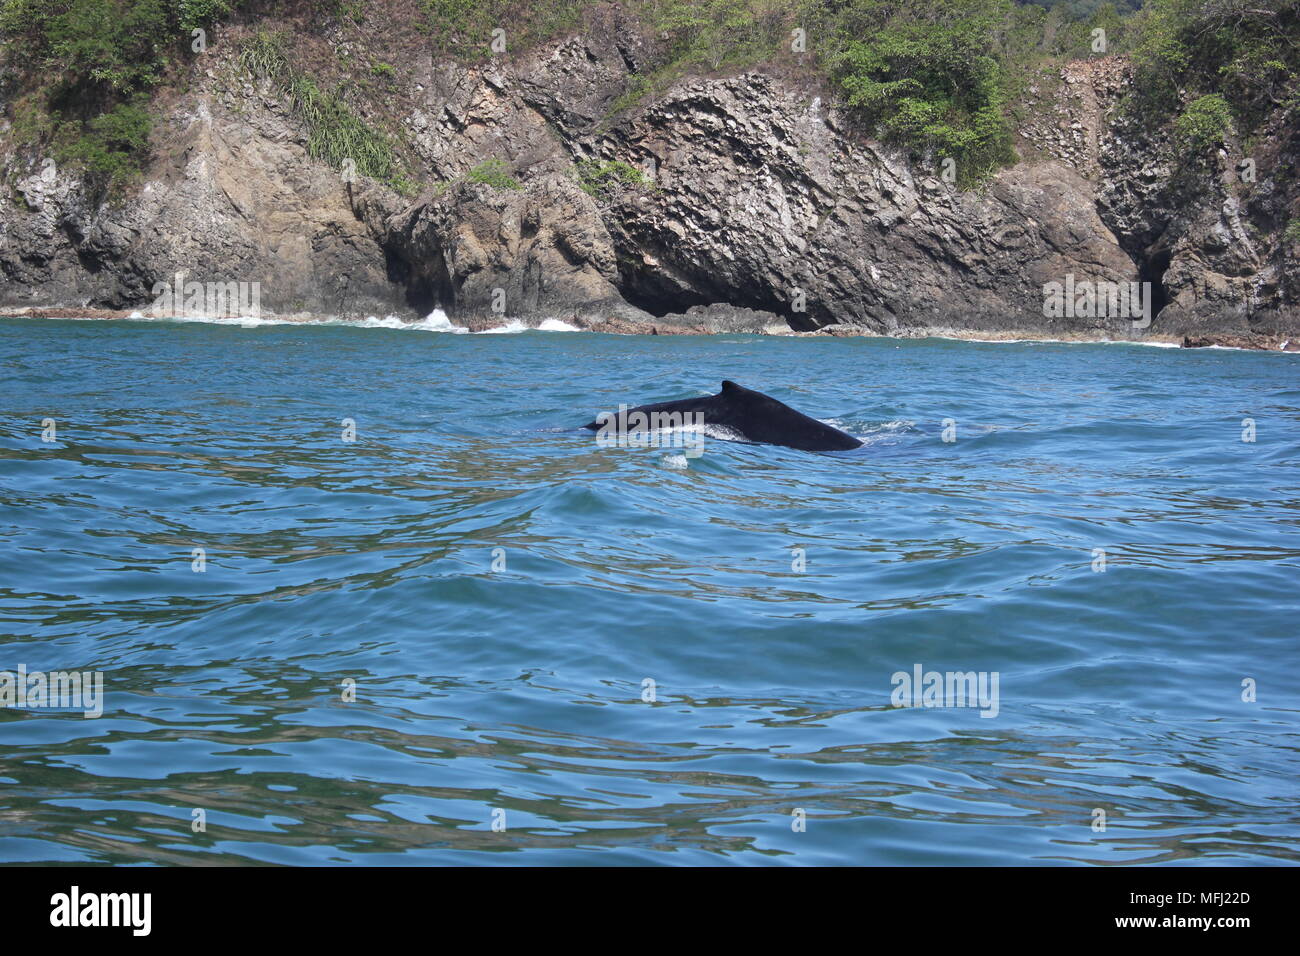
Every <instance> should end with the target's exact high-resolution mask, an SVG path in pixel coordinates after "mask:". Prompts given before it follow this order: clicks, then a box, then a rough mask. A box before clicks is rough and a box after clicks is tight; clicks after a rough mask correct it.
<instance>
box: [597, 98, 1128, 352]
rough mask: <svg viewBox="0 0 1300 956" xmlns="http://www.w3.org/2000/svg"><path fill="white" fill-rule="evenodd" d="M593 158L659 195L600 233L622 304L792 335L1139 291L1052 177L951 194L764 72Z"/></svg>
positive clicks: (1076, 193)
mask: <svg viewBox="0 0 1300 956" xmlns="http://www.w3.org/2000/svg"><path fill="white" fill-rule="evenodd" d="M592 148H593V151H594V152H596V153H597V154H598V155H600V156H602V157H604V158H606V159H618V160H622V161H625V162H628V163H630V164H632V165H634V166H637V167H639V168H641V169H643V170H644V171H646V173H647V174H648V175H651V176H653V179H654V181H655V184H656V188H655V189H653V190H651V191H649V192H648V193H647V194H645V195H641V196H637V197H636V198H635V199H634V200H633V201H630V202H628V203H626V204H624V205H623V206H621V207H619V208H617V209H616V210H615V216H616V218H615V221H614V222H613V223H612V225H611V231H612V233H613V234H614V236H615V241H616V244H617V245H618V247H619V252H620V258H621V259H623V260H625V261H630V262H632V263H634V264H635V267H634V268H627V269H625V275H624V289H625V292H626V293H627V294H629V296H630V297H633V301H637V298H640V299H642V300H644V301H648V302H662V303H670V304H674V305H678V304H688V303H691V302H693V301H694V302H709V301H730V302H733V303H736V304H741V305H746V306H750V307H754V308H759V309H766V310H769V311H773V312H778V313H780V314H782V315H785V316H786V317H787V318H788V319H789V321H790V322H791V324H792V325H793V326H794V327H796V328H801V327H802V328H812V327H816V326H822V325H828V324H831V323H840V324H845V323H848V324H853V325H859V326H864V327H866V328H868V329H871V330H874V331H878V332H889V331H894V330H897V329H899V328H904V327H912V326H922V325H927V324H943V325H947V326H955V327H972V328H980V327H990V328H997V327H1008V326H1010V327H1017V328H1019V327H1025V328H1043V327H1048V326H1049V325H1050V320H1048V319H1046V318H1044V316H1043V308H1042V307H1043V285H1044V284H1045V283H1047V282H1052V281H1058V282H1063V281H1064V280H1065V276H1066V275H1067V274H1069V273H1078V274H1079V275H1080V277H1081V278H1082V277H1083V276H1085V275H1086V276H1088V277H1090V278H1091V279H1093V280H1105V281H1113V282H1127V281H1131V280H1133V279H1135V278H1136V270H1135V267H1134V265H1133V262H1132V261H1131V260H1130V259H1129V258H1128V257H1127V256H1126V255H1125V254H1124V253H1123V251H1122V250H1121V249H1120V248H1119V245H1118V243H1117V242H1116V240H1115V238H1114V236H1112V235H1111V234H1110V231H1109V230H1108V229H1106V227H1105V226H1104V225H1103V224H1102V223H1101V221H1100V219H1099V218H1098V216H1097V214H1096V210H1095V208H1094V206H1093V203H1092V201H1091V190H1090V188H1089V186H1088V183H1087V182H1086V181H1085V180H1084V179H1082V177H1080V176H1079V175H1078V174H1077V173H1075V172H1074V171H1072V170H1071V169H1069V168H1068V167H1066V166H1065V165H1063V164H1060V163H1055V162H1046V163H1040V164H1037V165H1033V166H1029V165H1022V166H1018V167H1016V168H1014V169H1011V170H1008V171H1006V172H1004V173H1002V174H1001V175H999V176H998V177H997V178H996V179H995V180H994V181H993V183H992V184H991V185H990V187H989V188H988V189H987V190H986V191H982V192H960V191H958V190H957V189H956V188H955V187H954V186H952V185H950V184H947V183H945V182H943V181H942V179H941V178H940V177H939V176H923V175H920V174H919V173H918V171H916V170H913V169H911V168H909V166H908V165H907V164H906V163H905V162H903V161H902V159H901V158H900V157H898V156H895V155H891V154H890V153H889V152H887V151H885V150H883V149H881V148H880V147H879V146H877V145H874V144H871V143H859V142H855V140H854V139H853V137H852V136H851V135H850V134H849V133H848V132H847V130H846V128H845V127H844V125H843V124H842V121H841V119H840V118H839V117H838V116H837V115H836V114H835V113H833V112H830V113H828V112H827V111H826V110H825V109H824V107H823V106H822V104H821V102H820V100H819V99H818V98H817V97H816V96H812V97H809V96H807V95H806V94H804V95H801V94H799V93H797V92H795V91H793V90H791V89H788V88H784V87H782V86H780V85H778V84H776V83H774V82H773V81H771V80H769V79H768V78H766V77H764V76H763V75H761V74H746V75H744V76H741V77H737V78H734V79H729V80H707V81H696V82H693V83H688V84H684V85H683V86H681V87H680V88H678V89H677V90H675V91H673V92H672V93H670V94H668V95H667V96H666V97H665V98H664V99H663V100H662V101H661V102H658V103H655V104H654V105H652V106H650V107H649V108H648V109H646V110H645V111H644V112H643V113H642V114H641V115H640V116H638V117H637V118H635V119H633V120H631V121H629V122H628V123H627V124H626V125H624V126H621V127H618V128H616V129H614V130H612V131H611V132H610V133H609V134H607V135H605V136H602V137H599V138H597V139H596V140H595V141H594V143H593V147H592ZM1071 321H1072V322H1082V323H1084V325H1085V326H1091V327H1097V328H1109V327H1113V328H1115V329H1118V328H1120V327H1121V324H1127V322H1124V323H1121V322H1120V321H1118V320H1117V321H1115V322H1113V323H1107V322H1106V321H1104V320H1095V319H1079V320H1071Z"/></svg>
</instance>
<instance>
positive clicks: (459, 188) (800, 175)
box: [0, 6, 1300, 338]
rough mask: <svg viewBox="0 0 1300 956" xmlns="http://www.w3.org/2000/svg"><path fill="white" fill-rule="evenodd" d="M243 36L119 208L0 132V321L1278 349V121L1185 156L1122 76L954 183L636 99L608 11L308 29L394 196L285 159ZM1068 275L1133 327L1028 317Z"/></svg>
mask: <svg viewBox="0 0 1300 956" xmlns="http://www.w3.org/2000/svg"><path fill="white" fill-rule="evenodd" d="M243 36H244V34H243V33H241V29H240V28H231V29H230V30H228V31H226V32H225V34H223V35H221V36H219V37H218V42H216V43H215V44H214V45H213V46H212V48H211V49H210V50H209V52H207V53H206V54H205V55H204V56H201V57H199V58H197V60H196V62H195V63H194V64H193V66H192V70H191V72H190V75H189V76H188V77H187V78H186V82H185V83H184V84H182V88H181V89H178V90H177V92H176V93H175V94H174V95H172V96H168V97H161V98H159V99H158V100H157V101H156V103H155V107H154V108H155V110H156V111H157V112H158V114H159V119H158V123H157V125H156V127H155V132H154V134H153V142H152V160H151V164H150V166H149V168H148V169H147V171H146V175H145V180H144V182H143V184H142V185H141V186H140V187H139V188H138V189H136V190H134V191H133V192H132V193H131V194H130V195H128V196H126V197H125V198H122V199H120V200H117V201H110V202H107V203H103V204H96V203H94V202H92V201H91V200H90V199H89V198H88V197H87V194H86V192H85V190H84V188H83V187H82V186H81V185H80V182H79V177H78V176H77V175H76V174H75V173H73V172H72V171H67V170H61V169H59V168H58V167H57V165H55V164H53V163H52V162H51V161H49V160H48V159H47V158H46V157H44V156H41V155H39V154H36V153H33V152H32V151H30V150H25V149H21V148H18V147H17V146H16V145H15V144H14V142H13V140H14V137H12V136H11V135H10V134H11V132H12V131H11V128H10V126H9V122H8V121H7V120H6V121H3V122H2V124H0V172H2V173H3V176H4V177H5V179H6V181H7V182H8V183H9V193H10V196H9V201H7V202H6V203H4V204H3V206H0V306H8V307H14V306H23V305H32V306H64V307H100V308H121V309H129V308H143V307H146V306H147V305H148V304H149V303H150V302H151V301H152V300H153V293H152V290H153V288H154V286H155V284H156V283H159V282H171V281H172V280H173V277H174V276H175V275H176V274H177V273H182V274H184V275H185V276H186V277H188V278H190V279H196V280H199V281H244V282H257V283H260V288H261V304H262V307H263V309H269V310H273V311H275V312H277V313H281V314H284V313H314V314H329V315H341V316H360V315H365V314H386V313H395V314H399V315H409V316H416V315H421V314H425V313H427V312H428V311H429V310H430V309H432V308H433V307H434V306H441V307H442V308H444V309H446V311H447V312H448V314H449V315H450V316H451V317H452V319H453V320H454V321H459V322H464V323H466V324H470V323H482V322H484V321H491V320H494V319H496V320H501V319H505V318H543V317H552V318H561V319H566V320H570V321H577V322H579V323H580V324H584V325H587V326H589V327H608V328H620V329H629V328H637V327H648V326H649V325H655V326H656V327H658V328H662V329H664V330H671V329H672V328H673V327H682V328H692V329H696V330H698V329H702V328H703V329H708V328H718V329H729V330H730V329H753V330H761V329H764V328H772V327H784V326H786V325H788V326H789V327H790V328H793V329H795V330H813V329H819V328H826V327H841V329H845V328H848V329H859V330H862V331H870V332H876V333H892V334H922V333H924V332H927V331H949V330H958V331H961V330H965V331H969V332H1008V331H1015V332H1019V331H1023V332H1026V333H1034V334H1044V335H1071V334H1073V335H1097V336H1101V335H1106V336H1112V337H1125V338H1133V337H1141V336H1144V335H1158V336H1164V337H1174V336H1181V335H1183V334H1185V333H1206V332H1212V333H1225V334H1241V335H1244V334H1261V333H1262V334H1277V335H1284V336H1285V335H1290V334H1295V333H1300V285H1298V284H1297V279H1296V268H1297V249H1296V248H1294V244H1288V242H1287V241H1286V240H1284V238H1283V227H1284V226H1285V224H1286V222H1287V210H1288V209H1289V208H1291V207H1292V206H1293V205H1294V202H1295V197H1296V189H1297V187H1296V185H1295V183H1294V181H1293V173H1292V172H1291V171H1290V170H1289V164H1290V163H1292V162H1293V158H1294V157H1295V156H1296V155H1300V124H1297V122H1296V119H1295V117H1294V116H1290V117H1289V118H1283V119H1279V120H1278V122H1277V123H1276V124H1275V125H1274V127H1273V128H1271V129H1269V130H1268V131H1267V134H1266V135H1265V136H1263V137H1257V139H1256V141H1255V143H1254V144H1252V149H1253V152H1252V153H1251V155H1250V156H1249V157H1246V156H1244V155H1243V154H1242V153H1241V152H1240V150H1239V149H1238V150H1237V152H1235V153H1233V152H1231V151H1230V150H1227V149H1225V150H1223V151H1222V152H1221V155H1220V156H1219V157H1218V160H1217V165H1216V166H1215V168H1212V169H1201V168H1198V169H1188V168H1185V167H1183V166H1181V165H1180V164H1179V162H1178V157H1177V156H1175V155H1174V150H1172V148H1171V147H1170V145H1169V143H1168V142H1165V141H1163V140H1161V138H1160V136H1159V135H1158V134H1157V133H1155V132H1153V131H1151V130H1148V129H1144V128H1142V127H1141V126H1140V125H1139V124H1136V123H1135V122H1134V121H1133V120H1132V119H1131V118H1129V117H1127V116H1126V114H1125V112H1124V110H1123V109H1122V108H1121V106H1120V103H1121V100H1122V94H1123V92H1124V90H1125V87H1126V84H1128V83H1130V82H1131V80H1130V79H1129V75H1128V72H1127V69H1126V64H1125V62H1124V61H1123V60H1122V59H1118V58H1106V59H1099V60H1095V61H1087V62H1078V63H1073V64H1070V65H1068V66H1067V67H1065V68H1064V69H1063V70H1061V71H1060V73H1059V75H1055V76H1052V77H1049V78H1047V80H1046V81H1044V82H1043V83H1041V84H1038V85H1036V86H1034V87H1032V88H1031V91H1030V96H1029V98H1028V101H1027V104H1026V107H1025V109H1024V110H1023V117H1024V118H1023V122H1022V124H1021V129H1020V144H1019V152H1020V154H1021V157H1022V160H1021V162H1020V163H1018V164H1017V165H1015V166H1013V167H1010V168H1008V169H1005V170H1003V171H1002V172H1000V173H998V174H997V175H996V176H994V177H993V178H992V180H991V181H990V182H988V183H987V184H986V185H984V186H982V187H980V188H976V189H970V190H961V189H959V188H958V187H957V185H956V184H955V183H953V182H949V181H948V179H949V178H951V177H946V176H945V175H944V174H943V173H944V170H942V169H939V168H927V166H926V165H925V164H924V163H920V164H918V163H914V162H910V161H908V159H907V158H906V157H905V156H903V155H901V154H899V153H897V152H895V151H893V150H891V149H889V148H886V147H884V146H882V145H881V144H880V143H877V142H873V141H871V140H869V139H866V138H864V137H863V136H862V135H861V133H860V132H859V131H858V128H857V127H856V126H855V124H854V123H853V122H852V120H851V117H849V116H846V115H845V114H844V113H843V112H842V110H841V109H840V108H839V107H838V106H837V105H836V103H835V101H834V99H833V97H832V96H831V95H830V93H829V91H828V90H827V89H826V88H824V86H822V85H821V84H820V83H819V82H818V81H817V80H816V79H815V78H813V77H811V76H807V75H801V74H800V72H799V71H798V70H791V69H783V68H781V67H780V66H779V65H776V66H772V67H770V68H767V67H765V68H756V69H749V70H746V71H743V72H739V73H733V74H730V75H728V74H726V73H722V74H720V75H710V76H701V75H694V76H685V77H681V78H679V79H677V80H676V81H674V82H672V83H670V84H668V85H667V86H666V88H663V89H659V90H656V91H652V92H649V93H647V94H646V95H644V96H642V97H640V98H636V97H635V96H633V95H630V94H629V90H630V89H631V88H633V84H634V83H635V82H636V78H637V76H639V75H640V74H641V73H642V72H643V67H644V63H645V61H646V59H647V57H648V56H649V46H651V45H652V44H653V38H646V37H645V36H643V35H642V33H641V31H640V30H639V29H638V28H637V27H636V25H635V24H634V23H632V22H630V21H628V20H627V19H626V18H625V16H624V15H623V13H622V12H621V11H620V9H619V8H618V7H617V6H607V7H600V8H593V9H592V10H591V11H589V12H588V14H587V19H586V21H585V23H584V25H583V28H582V29H581V30H578V31H576V32H575V33H574V34H573V35H571V36H569V37H568V38H565V39H562V40H560V41H557V42H552V43H549V44H546V45H543V46H541V47H539V48H537V49H535V50H533V51H531V52H528V53H525V54H521V55H517V56H516V55H504V56H500V57H495V58H490V59H486V60H483V61H482V62H480V63H478V64H477V65H470V66H465V65H462V64H461V63H458V62H456V61H454V60H452V59H450V58H446V57H442V56H439V55H437V54H435V53H431V52H430V51H429V49H428V46H421V45H420V44H403V45H401V46H400V48H394V46H393V45H392V44H390V43H387V42H386V38H385V36H384V35H383V33H382V31H376V32H374V33H360V34H359V33H358V32H357V31H356V30H355V29H348V28H346V27H344V26H342V25H339V26H336V27H328V28H325V29H324V30H323V34H322V36H321V38H320V44H321V45H323V46H324V47H325V48H327V49H329V50H332V51H333V52H334V53H339V52H340V51H344V52H346V54H347V56H348V58H349V59H350V60H351V61H364V60H365V58H366V57H367V56H372V57H374V58H376V59H379V58H382V59H383V60H384V61H385V62H389V63H393V64H395V68H394V71H393V79H392V81H391V84H389V85H388V86H386V87H385V88H384V89H383V90H382V91H379V92H378V93H376V92H375V91H372V92H371V95H369V96H365V95H362V96H358V98H357V100H356V102H357V109H358V110H359V111H361V113H362V115H363V116H365V117H366V118H367V119H369V120H372V121H374V122H375V123H377V124H381V125H384V126H386V127H388V128H392V129H393V130H395V135H396V137H397V139H398V140H399V141H400V142H401V143H402V147H403V150H404V151H405V153H406V155H407V156H408V157H409V163H410V166H411V170H412V179H413V181H414V182H415V184H416V188H415V189H414V190H407V191H406V194H403V193H400V192H398V191H395V190H394V189H392V188H389V187H387V186H384V185H380V184H378V183H375V182H373V181H369V180H366V179H365V178H363V177H360V178H354V177H351V176H347V175H341V173H340V171H339V170H336V169H334V168H332V167H330V166H329V165H326V164H325V163H323V162H320V161H317V160H313V159H311V158H310V156H309V152H308V143H307V134H306V132H305V130H304V129H303V126H302V124H301V123H300V122H299V121H298V119H297V118H296V117H295V116H294V114H293V113H292V111H291V110H290V108H289V105H288V104H287V102H286V100H285V97H284V94H283V92H282V91H281V90H280V89H279V88H277V87H276V85H275V84H273V83H271V82H270V81H269V80H266V79H264V78H259V77H257V76H254V75H251V74H250V73H249V72H248V71H247V70H246V69H245V67H244V66H243V64H242V63H241V60H240V57H239V56H238V50H239V46H240V42H241V39H242V38H243ZM7 88H8V87H0V89H7ZM0 95H4V94H0ZM9 95H12V89H10V90H9ZM0 105H3V104H0ZM1246 158H1249V159H1251V161H1252V163H1253V166H1252V170H1253V172H1252V175H1251V177H1249V178H1243V176H1242V166H1241V162H1242V160H1243V159H1246ZM485 170H486V171H490V172H491V175H487V174H485ZM1067 282H1068V283H1070V284H1071V286H1073V285H1074V284H1076V283H1084V282H1091V283H1096V282H1105V283H1115V284H1122V285H1123V286H1124V287H1126V288H1127V287H1129V284H1130V283H1135V282H1138V283H1140V282H1149V283H1151V284H1152V285H1151V288H1152V293H1151V302H1150V304H1151V319H1152V321H1151V323H1150V325H1149V326H1145V325H1143V324H1142V323H1141V322H1140V321H1139V323H1138V324H1137V325H1135V324H1134V322H1133V316H1132V315H1129V314H1124V315H1115V314H1088V313H1089V312H1100V313H1105V312H1106V309H1105V308H1100V309H1091V308H1087V309H1085V308H1079V309H1075V308H1070V309H1068V310H1065V313H1064V314H1059V315H1053V316H1049V315H1045V314H1044V289H1045V287H1049V286H1050V285H1051V284H1053V283H1056V284H1065V283H1067ZM638 324H639V325H638Z"/></svg>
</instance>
